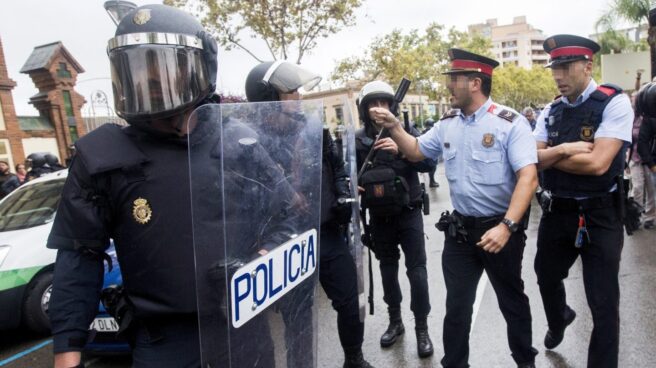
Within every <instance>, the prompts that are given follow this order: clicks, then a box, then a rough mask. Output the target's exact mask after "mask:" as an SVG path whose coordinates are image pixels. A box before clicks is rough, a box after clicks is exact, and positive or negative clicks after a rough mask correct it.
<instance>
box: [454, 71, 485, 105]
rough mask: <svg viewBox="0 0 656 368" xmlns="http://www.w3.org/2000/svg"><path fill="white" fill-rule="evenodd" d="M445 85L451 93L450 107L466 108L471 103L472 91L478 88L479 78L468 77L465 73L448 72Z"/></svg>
mask: <svg viewBox="0 0 656 368" xmlns="http://www.w3.org/2000/svg"><path fill="white" fill-rule="evenodd" d="M446 86H447V89H448V90H449V92H450V93H451V98H450V102H451V107H453V108H455V109H461V110H467V107H469V106H470V105H471V104H472V103H473V98H472V93H473V92H474V91H476V90H480V87H481V79H480V78H471V79H470V78H469V76H468V75H467V74H458V73H456V74H449V75H448V76H447V84H446Z"/></svg>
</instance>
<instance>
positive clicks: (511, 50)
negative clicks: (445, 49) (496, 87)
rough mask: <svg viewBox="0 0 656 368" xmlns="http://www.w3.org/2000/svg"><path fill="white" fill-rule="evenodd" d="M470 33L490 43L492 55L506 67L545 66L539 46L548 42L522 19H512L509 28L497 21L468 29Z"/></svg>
mask: <svg viewBox="0 0 656 368" xmlns="http://www.w3.org/2000/svg"><path fill="white" fill-rule="evenodd" d="M468 30H469V33H478V34H480V35H482V36H484V37H486V38H489V39H490V41H491V42H492V50H491V51H492V54H493V55H494V57H495V59H496V60H497V61H499V63H501V65H502V66H505V65H516V66H519V67H522V68H526V69H530V68H532V67H533V65H545V64H547V62H548V60H549V55H548V54H547V53H546V52H544V49H543V48H542V44H543V43H544V40H545V39H546V38H547V37H546V36H545V35H544V34H543V33H542V31H541V30H539V29H536V28H534V27H533V26H532V25H530V24H528V23H527V22H526V17H525V16H519V17H515V18H514V19H513V22H512V23H511V24H505V25H499V24H498V23H497V20H496V19H488V20H486V21H485V23H480V24H472V25H470V26H468Z"/></svg>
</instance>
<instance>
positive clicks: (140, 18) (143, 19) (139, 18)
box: [132, 9, 150, 26]
mask: <svg viewBox="0 0 656 368" xmlns="http://www.w3.org/2000/svg"><path fill="white" fill-rule="evenodd" d="M149 20H150V9H140V10H139V11H138V12H137V14H135V15H134V18H132V21H133V22H134V24H136V25H139V26H143V25H144V24H146V23H148V21H149Z"/></svg>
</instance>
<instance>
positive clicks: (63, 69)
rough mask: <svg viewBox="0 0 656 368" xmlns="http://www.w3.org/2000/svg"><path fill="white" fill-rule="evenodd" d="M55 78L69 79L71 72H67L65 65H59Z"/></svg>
mask: <svg viewBox="0 0 656 368" xmlns="http://www.w3.org/2000/svg"><path fill="white" fill-rule="evenodd" d="M57 76H58V77H62V78H71V72H70V71H68V68H67V67H66V63H59V69H57Z"/></svg>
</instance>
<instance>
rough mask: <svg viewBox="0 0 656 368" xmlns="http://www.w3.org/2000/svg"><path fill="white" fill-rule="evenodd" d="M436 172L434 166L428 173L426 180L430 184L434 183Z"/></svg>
mask: <svg viewBox="0 0 656 368" xmlns="http://www.w3.org/2000/svg"><path fill="white" fill-rule="evenodd" d="M436 170H437V166H434V167H433V168H432V169H430V171H429V172H428V178H429V179H430V183H431V184H432V183H436V181H435V171H436Z"/></svg>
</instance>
